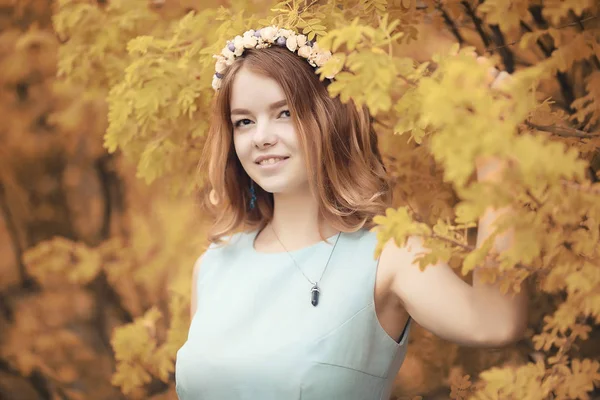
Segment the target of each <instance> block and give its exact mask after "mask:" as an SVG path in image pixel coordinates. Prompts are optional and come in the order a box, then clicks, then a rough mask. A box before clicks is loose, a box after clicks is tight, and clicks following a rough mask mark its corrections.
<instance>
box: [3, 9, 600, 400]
mask: <svg viewBox="0 0 600 400" xmlns="http://www.w3.org/2000/svg"><path fill="white" fill-rule="evenodd" d="M309 3H310V4H309ZM331 4H333V5H334V6H337V7H338V8H339V10H342V11H343V12H346V11H347V12H348V15H347V16H345V17H346V18H350V17H351V16H355V17H357V18H359V19H360V21H361V23H362V24H365V25H373V26H377V25H378V24H379V23H380V22H381V18H382V15H384V13H385V14H387V15H388V17H389V18H391V19H398V20H400V21H401V24H400V25H399V26H398V27H397V28H396V29H397V30H398V31H401V32H403V33H404V36H403V38H402V40H400V41H398V43H395V44H394V49H393V50H394V57H405V58H410V59H413V60H415V61H417V62H424V61H428V60H430V59H431V57H432V55H433V54H434V53H444V52H447V51H449V49H450V48H451V46H452V44H454V43H457V42H458V43H460V45H461V46H467V45H472V46H474V47H475V48H476V50H477V52H479V53H480V54H486V55H491V56H496V57H497V61H498V65H499V66H500V67H501V69H504V70H506V71H508V72H510V73H513V72H515V71H518V70H520V69H524V68H529V67H532V66H535V65H538V64H540V63H541V62H542V61H544V60H548V59H552V57H553V54H554V57H555V58H556V56H557V54H558V56H559V57H561V59H563V64H564V68H562V69H558V70H554V71H553V72H552V73H551V74H550V75H551V76H549V77H547V79H544V80H542V82H541V83H540V86H539V89H538V91H539V93H541V95H540V99H544V98H546V97H552V99H553V100H554V101H555V103H554V104H552V105H547V107H546V108H541V109H540V111H539V112H538V113H537V114H536V116H535V118H537V119H535V120H532V121H533V122H530V126H529V128H531V129H539V130H540V131H543V133H542V135H545V136H546V137H549V138H550V140H553V141H555V142H558V143H562V144H563V145H564V146H565V148H574V149H577V151H578V154H579V155H580V156H581V158H582V159H584V160H585V161H586V162H587V166H586V169H585V171H586V179H588V181H589V183H592V184H593V183H595V182H597V181H598V179H599V177H598V173H597V171H598V170H599V169H600V153H599V152H598V146H599V145H600V139H599V138H600V136H599V129H598V124H599V121H598V117H599V115H600V62H599V61H598V59H599V57H600V36H599V33H600V29H599V26H600V21H599V19H598V12H599V9H598V4H596V3H594V2H593V1H592V0H590V1H587V2H586V1H585V0H581V1H570V2H569V1H567V2H562V3H561V5H557V4H555V2H551V1H521V2H517V1H510V2H506V4H504V3H503V2H494V1H491V0H487V1H485V2H484V1H455V0H445V1H423V2H415V1H414V0H389V1H386V0H374V1H367V0H356V1H346V2H335V1H329V2H326V1H321V2H319V1H313V2H302V1H293V2H292V1H290V2H283V3H279V5H278V6H276V5H275V3H272V2H270V1H267V0H245V1H237V0H229V1H228V0H209V1H202V2H198V1H191V0H187V1H186V0H150V1H147V0H60V1H44V0H0V398H2V399H18V400H29V399H32V400H37V399H74V400H75V399H120V398H123V399H124V398H131V399H176V397H177V396H176V394H175V386H174V371H173V368H174V359H175V353H176V351H177V349H178V348H179V347H180V346H181V345H182V344H183V342H184V341H185V339H186V337H187V328H188V324H189V308H188V307H189V297H190V280H191V275H192V267H193V263H194V261H195V259H196V258H197V257H198V256H199V255H200V254H201V253H202V251H203V250H204V248H205V246H206V245H207V243H206V242H205V237H204V232H205V229H206V227H207V223H208V222H209V221H207V219H206V216H203V215H200V214H199V213H198V207H197V204H196V197H195V193H197V191H199V190H205V189H206V187H205V186H204V182H203V179H202V171H197V170H196V161H197V160H198V158H199V156H200V151H201V149H202V143H203V135H204V133H205V131H206V128H207V123H208V118H207V115H208V109H209V106H210V99H211V96H212V94H211V89H210V82H211V79H210V76H211V74H212V72H211V71H212V68H213V66H212V61H213V60H212V58H211V57H210V55H211V54H213V53H218V52H219V51H220V48H221V47H222V45H223V43H224V39H226V38H229V37H233V35H235V34H237V33H239V32H241V31H243V30H244V29H243V28H244V27H246V26H248V25H252V24H254V25H256V24H258V23H259V21H261V19H262V20H263V21H266V20H264V19H265V18H270V17H272V16H274V15H277V14H278V12H277V11H272V10H271V7H276V8H277V7H283V8H284V9H285V7H286V6H290V5H294V6H298V7H299V8H298V10H300V11H301V13H300V15H302V12H306V13H310V12H312V10H313V8H311V7H319V6H322V7H327V6H330V5H331ZM292 9H293V7H292ZM288 10H289V8H288ZM316 10H317V11H315V13H316V17H317V18H319V14H318V12H320V11H319V9H318V8H317V9H316ZM329 17H331V18H334V17H335V13H334V14H332V15H330V16H328V18H329ZM338 17H339V16H338ZM324 19H326V18H324ZM326 22H327V24H326V26H327V27H329V26H333V25H335V24H336V23H337V24H339V23H340V21H334V20H332V19H331V20H327V21H326ZM548 28H550V31H549V32H550V33H548V34H546V35H542V34H541V33H538V34H537V36H536V35H533V36H532V35H530V36H529V37H526V40H528V41H529V42H530V44H531V45H530V46H519V45H518V42H519V41H520V40H522V39H523V38H524V35H526V34H527V33H528V32H530V33H531V32H541V31H547V30H548ZM310 29H312V28H310V27H309V30H310ZM319 29H320V28H318V27H317V28H314V31H315V32H316V35H317V36H321V35H324V34H325V32H320V31H319ZM552 29H555V30H552ZM558 32H560V33H558ZM557 49H565V51H563V52H557V51H556V50H557ZM568 49H570V50H571V52H566V50H568ZM178 71H179V72H178ZM181 71H183V73H182V72H181ZM399 86H401V85H399ZM390 96H392V97H393V93H392V94H391V95H390ZM397 104H400V102H399V101H398V103H397ZM125 110H127V111H125ZM388 111H389V112H388V113H386V112H384V113H383V114H379V115H378V119H379V120H380V121H381V122H386V121H387V122H390V123H391V125H394V123H397V121H396V120H394V118H391V117H390V115H391V114H393V112H392V111H393V110H388ZM399 114H402V113H399ZM532 124H534V125H535V126H534V125H532ZM557 127H558V128H557ZM378 129H379V130H380V131H381V133H382V135H381V148H382V151H383V152H384V154H385V158H386V162H387V163H388V165H389V170H390V173H391V174H393V176H394V177H395V178H396V182H397V187H395V189H394V190H395V193H396V194H397V195H398V196H397V198H398V199H400V200H398V204H394V205H393V206H401V205H406V204H407V203H408V202H410V203H411V204H413V205H414V206H415V207H416V208H417V211H418V212H419V213H420V214H421V215H422V218H423V221H425V222H428V223H430V224H432V225H433V224H434V223H435V221H437V220H438V219H439V218H449V217H451V216H453V212H454V211H453V208H454V206H455V205H456V204H457V203H458V199H459V196H458V195H457V192H456V187H454V186H453V185H451V184H450V183H448V181H447V180H444V177H443V173H442V169H443V166H444V165H443V162H440V160H438V159H435V158H434V156H433V155H432V154H431V152H430V149H429V148H428V147H427V146H424V145H422V143H423V141H425V142H427V138H425V139H423V136H426V135H420V138H419V137H414V136H413V139H415V140H410V141H409V140H407V139H408V138H407V137H406V135H404V136H402V135H393V134H392V133H402V132H394V129H393V128H390V125H387V126H386V125H385V123H382V124H381V126H378ZM412 133H413V135H416V132H415V131H414V130H413V132H412ZM417 142H418V143H417ZM107 148H109V149H110V150H111V152H109V151H108V150H107ZM532 151H533V152H535V148H533V147H532ZM565 151H566V150H565ZM533 155H534V154H533V153H532V156H533ZM549 162H550V163H551V161H549ZM579 184H580V182H579ZM582 188H583V189H584V191H585V192H586V193H589V194H590V195H591V197H590V198H586V199H587V200H586V201H585V202H582V203H581V204H583V206H582V207H585V208H587V207H590V206H589V204H593V202H594V201H597V202H598V203H596V204H600V194H599V193H600V191H599V190H598V186H597V185H596V186H582ZM596 191H598V192H596ZM571 206H573V207H576V206H577V205H576V204H573V205H571ZM590 209H591V208H590ZM584 211H586V210H584ZM599 215H600V214H598V212H597V211H596V214H589V216H590V219H592V220H594V221H595V223H596V225H595V227H596V228H595V229H596V232H595V233H594V234H592V233H589V235H590V238H591V239H590V240H596V241H595V242H594V243H595V244H592V248H593V247H596V248H597V237H598V232H597V223H598V220H597V219H598V217H599ZM593 227H594V226H592V229H594V228H593ZM468 237H469V239H470V240H471V242H472V241H473V240H474V232H473V230H470V231H469V234H468ZM594 238H596V239H594ZM594 251H595V250H593V249H592V253H593V254H594V257H595V258H592V259H591V261H590V265H594V266H595V267H596V269H600V268H598V267H600V264H598V260H599V259H600V258H599V255H598V253H597V252H595V253H594ZM465 279H466V280H469V279H470V276H466V277H465ZM586 279H587V280H588V282H591V288H589V290H590V292H593V291H594V290H595V291H598V289H600V278H599V277H598V276H597V275H595V276H588V277H587V278H586ZM567 297H568V296H567V289H566V288H562V289H561V290H557V291H555V292H554V293H550V292H544V291H536V292H534V296H533V299H532V306H531V316H530V320H531V323H530V326H531V332H530V333H532V334H533V333H534V332H539V331H540V330H543V321H544V316H546V315H548V314H551V313H552V312H554V311H555V310H556V309H557V307H558V306H559V304H561V303H562V302H564V301H565V299H567ZM598 309H599V310H600V306H598ZM593 315H594V314H593V312H592V311H590V312H589V313H588V316H587V317H584V318H582V319H581V320H580V323H581V324H584V325H585V326H587V327H589V329H588V330H585V331H586V334H585V335H580V337H579V339H578V338H577V335H575V336H573V339H572V340H571V342H570V343H569V347H568V349H566V350H565V352H568V354H569V355H570V356H573V357H581V358H588V359H592V360H593V359H598V357H599V355H600V354H599V353H600V346H599V344H600V343H599V340H598V339H599V330H598V325H597V319H596V320H594V318H593ZM596 318H598V317H596ZM571 325H572V326H573V327H575V322H573V323H572V324H571ZM578 326H579V325H578ZM567 331H568V330H567ZM571 331H575V329H571ZM584 336H586V337H585V338H584ZM582 339H584V340H582ZM410 341H411V343H410V345H409V352H408V355H407V358H406V361H405V362H404V365H403V366H402V368H401V371H400V373H399V375H398V376H397V378H396V389H395V392H394V395H395V396H396V397H397V398H412V397H414V396H417V395H420V396H423V398H425V399H442V398H449V396H451V395H452V397H453V398H460V396H463V395H464V393H466V392H467V389H468V387H469V384H468V382H467V380H465V375H469V376H470V377H476V376H477V375H478V374H479V373H480V372H482V371H485V370H488V369H489V368H492V367H502V366H504V367H506V366H508V367H515V368H516V367H517V366H520V365H524V364H526V363H535V362H542V363H546V362H548V355H549V354H550V353H549V348H548V349H540V348H539V346H536V345H535V343H534V342H533V340H532V339H531V335H529V336H528V338H527V339H525V340H523V341H521V342H519V343H517V344H515V345H514V346H511V347H508V348H503V349H484V350H481V349H477V350H475V349H467V348H461V347H459V346H456V345H453V344H450V343H446V342H444V341H442V340H440V339H438V338H436V337H434V336H433V335H432V334H431V333H429V332H427V331H425V330H423V329H420V328H419V327H416V328H415V329H414V330H413V333H412V335H411V338H410ZM561 346H562V345H561ZM563 348H564V347H561V349H563ZM569 365H571V364H569ZM584 372H585V373H582V374H580V375H577V377H578V379H580V381H581V383H580V386H581V388H580V390H578V391H577V390H574V391H572V392H567V393H566V394H565V395H564V396H566V397H560V395H559V394H558V392H556V391H554V392H553V393H552V396H557V398H584V397H579V395H572V393H576V394H577V393H588V394H589V395H590V397H591V398H600V393H599V392H598V389H597V388H596V389H594V383H596V384H597V383H598V381H599V380H600V378H599V377H598V375H597V374H598V371H597V366H596V367H594V366H593V365H592V366H591V367H590V368H588V369H587V370H585V371H584ZM552 376H555V375H552ZM532 379H533V378H532ZM558 384H560V382H559V383H558ZM558 384H557V385H558ZM571 384H572V381H565V382H564V385H571ZM451 388H453V389H452V393H451ZM461 388H462V389H461ZM463 389H464V390H463ZM569 396H573V397H569ZM499 398H503V397H499ZM504 398H511V397H504ZM513 398H516V397H513ZM540 398H542V397H540ZM543 398H546V397H543ZM549 398H553V397H549Z"/></svg>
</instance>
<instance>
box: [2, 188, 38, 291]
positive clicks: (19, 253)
mask: <svg viewBox="0 0 600 400" xmlns="http://www.w3.org/2000/svg"><path fill="white" fill-rule="evenodd" d="M5 193H6V189H5V187H4V184H3V183H2V182H0V212H1V213H2V214H3V216H4V223H5V224H6V230H7V231H8V234H9V235H10V237H11V239H12V240H11V244H12V248H13V252H14V254H15V259H16V262H17V268H18V269H19V277H20V279H21V284H22V285H23V286H24V287H28V286H32V284H33V282H34V281H33V279H32V278H31V276H29V274H28V273H27V269H26V268H25V264H23V252H24V251H23V247H21V243H20V240H19V234H18V232H17V226H16V225H15V221H14V220H13V218H12V216H11V213H10V209H9V208H8V203H7V201H6V194H5Z"/></svg>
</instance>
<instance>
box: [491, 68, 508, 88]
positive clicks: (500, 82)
mask: <svg viewBox="0 0 600 400" xmlns="http://www.w3.org/2000/svg"><path fill="white" fill-rule="evenodd" d="M511 79H512V76H511V74H509V73H508V72H506V71H500V73H499V74H498V75H497V76H496V78H495V79H494V81H493V82H492V84H491V86H490V87H491V88H492V89H499V88H501V87H503V86H504V85H506V84H507V83H508V82H510V80H511Z"/></svg>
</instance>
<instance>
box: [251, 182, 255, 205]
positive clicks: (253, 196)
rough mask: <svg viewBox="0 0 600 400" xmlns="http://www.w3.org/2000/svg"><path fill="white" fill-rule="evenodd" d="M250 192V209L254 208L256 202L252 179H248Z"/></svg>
mask: <svg viewBox="0 0 600 400" xmlns="http://www.w3.org/2000/svg"><path fill="white" fill-rule="evenodd" d="M250 194H251V195H252V197H251V198H250V209H251V210H254V207H255V204H256V192H255V191H254V181H253V180H251V181H250Z"/></svg>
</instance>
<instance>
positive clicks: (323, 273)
mask: <svg viewBox="0 0 600 400" xmlns="http://www.w3.org/2000/svg"><path fill="white" fill-rule="evenodd" d="M271 230H272V231H273V233H274V234H275V237H276V238H277V241H278V242H279V243H280V244H281V246H282V247H283V249H284V250H285V252H286V253H287V255H288V256H290V258H291V259H292V261H293V262H294V265H295V266H296V268H298V270H300V272H301V273H302V275H304V277H305V278H306V280H307V281H308V282H310V284H311V285H314V286H318V284H319V282H321V279H322V278H323V275H325V271H326V270H327V267H328V266H329V260H331V256H332V255H333V250H335V246H337V242H338V240H339V238H340V235H341V234H342V232H339V233H338V235H337V238H336V239H335V244H334V245H333V249H331V253H330V254H329V258H328V259H327V264H325V268H324V269H323V272H322V273H321V277H320V278H319V280H318V281H316V282H313V281H311V280H310V279H309V278H308V276H306V274H305V273H304V271H303V270H302V268H300V266H299V265H298V264H297V263H296V260H294V257H292V255H291V254H290V252H289V251H288V249H287V248H286V247H285V245H284V244H283V243H282V242H281V240H280V239H279V236H277V232H275V229H274V228H273V225H271Z"/></svg>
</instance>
